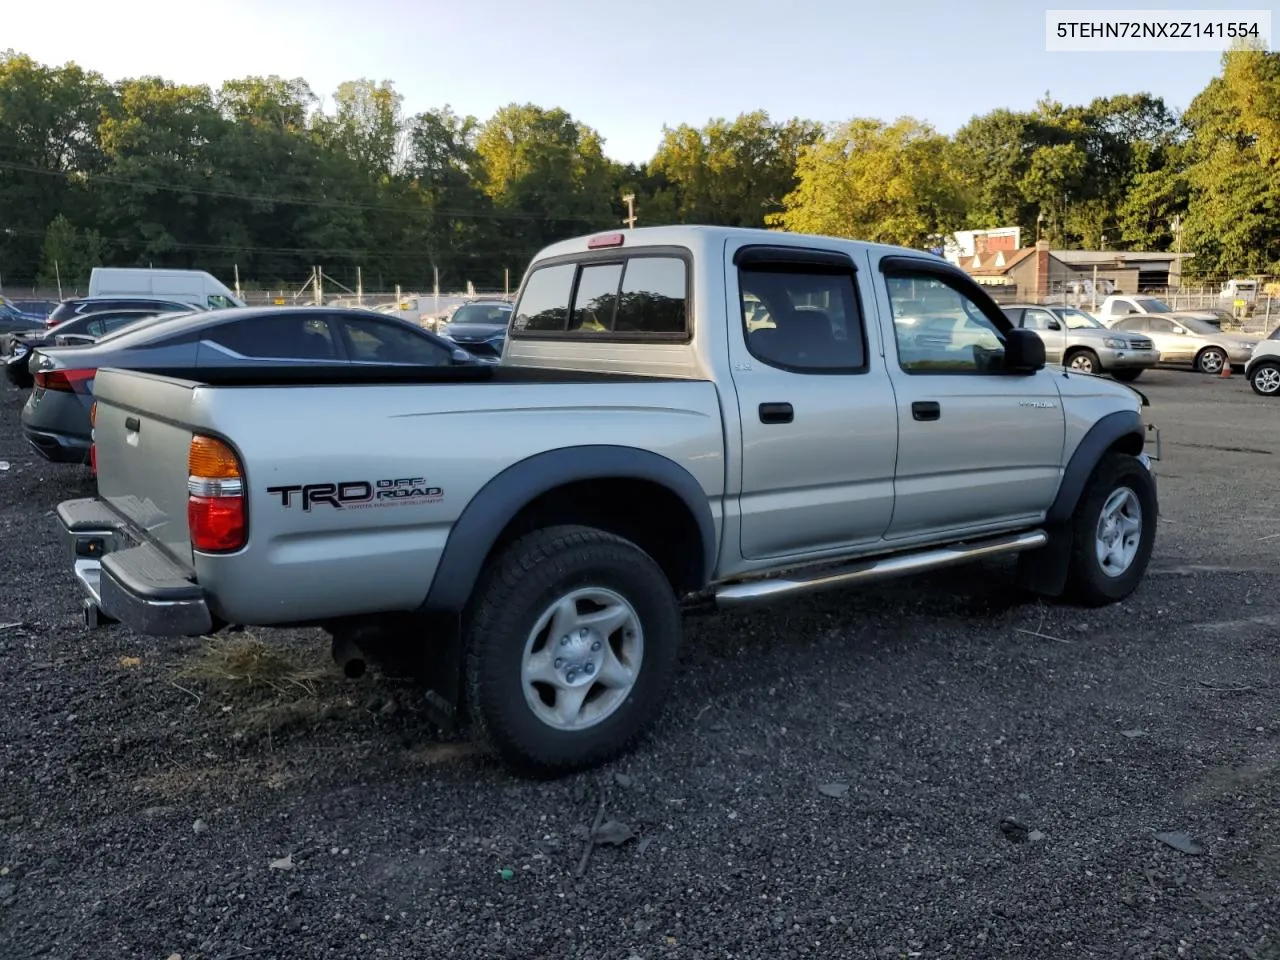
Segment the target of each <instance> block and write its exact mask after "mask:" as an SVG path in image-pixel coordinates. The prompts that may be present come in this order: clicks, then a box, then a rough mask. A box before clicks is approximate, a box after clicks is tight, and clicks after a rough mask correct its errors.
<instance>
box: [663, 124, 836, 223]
mask: <svg viewBox="0 0 1280 960" xmlns="http://www.w3.org/2000/svg"><path fill="white" fill-rule="evenodd" d="M821 135H822V127H821V125H820V124H816V123H812V122H810V121H805V120H799V119H792V120H789V121H787V122H785V123H774V122H772V121H771V120H770V119H769V115H768V114H767V113H766V112H765V111H763V110H757V111H755V112H753V113H744V114H741V115H739V116H738V117H737V119H735V120H734V121H733V122H732V123H730V122H728V121H726V120H723V119H715V120H712V121H711V122H710V123H708V124H707V125H706V126H705V127H703V128H701V129H697V128H694V127H691V126H688V125H687V124H684V125H681V126H679V127H676V128H674V129H672V128H670V127H667V128H664V129H663V134H662V143H661V144H660V145H659V147H658V151H657V153H656V154H655V155H654V158H653V160H651V161H650V163H649V169H650V170H651V171H652V173H654V174H657V175H659V176H662V177H664V178H665V180H666V181H667V182H668V183H670V184H671V185H672V186H674V188H675V195H676V198H677V214H678V216H679V218H680V221H681V222H684V223H712V224H721V225H725V226H734V227H760V226H764V223H765V217H766V216H767V215H768V214H770V213H777V212H779V211H780V210H781V209H782V206H783V204H782V200H783V197H785V196H786V195H787V194H789V193H791V192H792V191H793V190H794V189H795V188H796V185H797V180H796V164H797V162H798V161H799V158H800V152H801V151H802V150H803V149H804V148H805V147H807V146H810V145H811V144H813V143H814V142H816V141H817V140H818V138H819V137H820V136H821Z"/></svg>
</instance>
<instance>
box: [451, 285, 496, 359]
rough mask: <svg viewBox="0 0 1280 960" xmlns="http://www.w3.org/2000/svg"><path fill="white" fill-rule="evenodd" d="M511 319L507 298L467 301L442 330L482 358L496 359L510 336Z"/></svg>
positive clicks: (454, 340) (455, 341)
mask: <svg viewBox="0 0 1280 960" xmlns="http://www.w3.org/2000/svg"><path fill="white" fill-rule="evenodd" d="M510 322H511V304H509V303H507V302H506V301H504V300H493V301H476V302H474V303H464V304H463V305H462V306H460V307H459V308H458V309H457V310H455V311H454V314H453V316H452V317H451V318H450V319H449V322H448V323H446V324H445V325H444V327H443V328H442V329H441V330H440V335H441V336H442V337H447V338H448V339H450V340H452V341H453V342H454V343H456V344H458V345H459V346H462V347H464V348H466V349H467V350H469V351H470V352H471V353H473V354H475V355H476V356H477V357H478V358H480V359H481V360H487V361H489V362H491V363H497V362H498V360H499V359H500V358H501V357H502V346H503V344H504V343H505V342H506V339H507V325H508V324H509V323H510Z"/></svg>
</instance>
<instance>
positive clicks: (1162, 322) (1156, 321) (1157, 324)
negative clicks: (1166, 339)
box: [1147, 317, 1184, 333]
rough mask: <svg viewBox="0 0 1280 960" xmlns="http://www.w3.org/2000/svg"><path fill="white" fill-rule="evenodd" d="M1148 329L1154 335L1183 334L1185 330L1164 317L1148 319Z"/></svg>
mask: <svg viewBox="0 0 1280 960" xmlns="http://www.w3.org/2000/svg"><path fill="white" fill-rule="evenodd" d="M1147 329H1148V330H1150V331H1151V332H1152V333H1183V332H1184V331H1183V329H1182V328H1181V327H1180V326H1178V325H1177V324H1176V323H1174V322H1173V321H1172V320H1166V319H1165V318H1164V317H1147Z"/></svg>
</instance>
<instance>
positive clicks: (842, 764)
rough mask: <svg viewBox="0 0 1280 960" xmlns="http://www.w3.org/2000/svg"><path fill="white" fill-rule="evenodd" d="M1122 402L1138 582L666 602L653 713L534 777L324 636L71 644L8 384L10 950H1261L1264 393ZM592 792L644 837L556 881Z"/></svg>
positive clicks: (6, 946) (1272, 509)
mask: <svg viewBox="0 0 1280 960" xmlns="http://www.w3.org/2000/svg"><path fill="white" fill-rule="evenodd" d="M1137 386H1139V387H1141V388H1142V389H1144V390H1145V391H1146V392H1147V393H1148V395H1149V396H1150V397H1151V401H1152V404H1153V406H1152V407H1151V408H1150V410H1149V417H1150V419H1151V420H1152V421H1153V422H1155V423H1156V424H1158V425H1159V426H1160V427H1161V429H1162V436H1163V447H1164V450H1163V454H1164V459H1163V461H1162V462H1161V463H1160V464H1159V465H1158V468H1157V472H1158V475H1159V478H1160V494H1161V506H1162V513H1163V516H1162V521H1161V527H1160V533H1159V536H1158V540H1157V544H1156V556H1155V559H1154V561H1153V565H1152V569H1151V571H1150V573H1149V576H1148V578H1147V580H1146V582H1145V583H1144V585H1143V586H1142V588H1141V589H1140V590H1139V592H1138V593H1137V594H1136V595H1135V596H1134V597H1133V598H1131V599H1130V600H1129V601H1128V602H1126V603H1123V604H1120V605H1118V606H1114V607H1111V608H1107V609H1104V610H1099V611H1082V610H1079V609H1074V608H1071V607H1066V606H1059V605H1054V604H1025V603H1017V602H1014V601H1012V600H1011V594H1010V592H1009V587H1008V583H1007V580H1006V579H1005V578H1004V575H1005V573H1006V569H1005V567H1004V566H1003V565H1001V564H993V565H987V566H984V567H981V568H972V569H966V570H959V571H953V572H949V573H947V574H945V575H938V576H932V577H927V578H917V579H913V580H909V581H902V582H898V583H895V584H893V585H892V586H889V587H876V588H868V589H864V590H860V591H846V592H841V593H834V594H828V595H824V596H822V597H819V598H815V599H810V600H805V601H800V602H794V603H791V604H788V605H785V606H780V607H777V608H775V609H771V610H769V611H766V612H759V613H752V614H750V615H742V614H739V615H732V616H719V617H713V618H697V619H691V620H690V621H689V622H688V627H687V634H686V643H685V647H684V654H683V658H682V668H681V670H680V673H679V677H678V680H677V684H676V689H675V692H674V696H673V698H672V700H671V702H670V704H669V707H668V709H667V711H666V713H665V715H664V718H663V720H662V722H661V723H660V725H659V727H658V729H657V730H656V732H655V733H654V735H653V736H651V737H650V738H648V739H647V740H646V741H645V742H643V743H642V744H641V746H640V747H639V749H638V750H637V751H636V752H635V753H633V754H632V755H630V756H628V757H627V758H625V759H623V760H621V761H619V762H617V763H615V764H614V765H612V766H610V767H608V768H606V769H603V770H599V771H595V772H592V773H589V774H583V775H580V776H575V777H570V778H567V779H564V780H559V781H555V782H550V783H537V782H530V781H524V780H519V779H515V778H513V777H512V776H511V775H509V774H508V773H507V772H506V771H505V770H504V769H503V768H501V767H499V766H498V765H497V764H496V763H494V762H493V761H492V760H490V759H489V758H488V757H486V756H484V755H482V754H480V753H478V752H477V751H476V750H475V749H473V748H472V747H471V746H470V745H469V744H468V743H467V742H466V741H464V740H448V739H441V738H440V737H439V735H438V734H436V733H435V732H434V731H433V729H432V728H431V726H430V724H429V723H428V722H427V720H426V718H425V716H424V714H423V711H422V709H421V705H420V697H418V696H417V695H416V693H415V688H414V687H413V686H412V685H411V684H409V683H408V682H406V681H401V680H396V679H390V678H386V677H383V676H380V675H377V674H374V675H370V676H368V677H366V678H363V679H361V680H359V681H346V680H343V679H341V678H340V677H339V676H338V675H337V673H336V671H335V670H334V669H333V667H332V665H331V662H330V660H329V656H328V649H327V646H326V644H325V643H324V641H323V639H322V637H321V635H320V634H319V633H318V632H315V633H313V632H308V631H293V632H286V631H268V630H264V631H250V632H248V633H246V634H240V635H232V636H230V637H223V638H221V639H220V640H219V641H218V642H217V643H216V644H213V645H211V644H210V643H209V641H199V640H182V641H158V640H155V639H148V638H142V637H137V636H134V635H131V634H129V633H128V632H126V631H124V630H122V629H120V628H112V629H106V630H101V631H96V632H92V633H91V632H88V631H86V630H85V629H84V627H83V626H82V625H81V622H80V619H79V614H78V600H79V598H78V596H77V594H76V592H75V590H74V587H73V582H72V577H71V570H70V564H69V561H68V558H67V556H66V554H65V552H64V546H63V543H62V542H61V540H60V539H59V538H58V537H57V536H56V520H55V518H54V516H53V512H52V511H53V508H54V507H55V505H56V504H57V503H58V502H59V501H60V500H63V499H66V498H69V497H73V496H82V495H87V494H88V493H89V492H90V491H91V489H92V487H91V484H90V482H89V481H88V478H87V476H86V474H85V471H84V469H83V468H73V467H61V466H55V465H52V464H48V463H45V462H44V461H42V460H40V459H39V458H38V457H36V456H35V455H34V454H33V453H31V452H30V451H29V450H28V449H27V448H26V446H25V444H24V443H23V441H22V440H21V437H20V433H19V430H18V414H19V410H20V409H21V404H22V402H23V399H24V396H25V395H24V394H20V393H19V392H18V391H16V390H12V389H10V388H9V387H8V385H7V384H5V385H3V388H2V389H0V461H3V462H5V463H7V464H8V469H0V729H3V731H4V735H3V741H2V743H0V957H3V958H4V960H21V958H27V957H57V958H63V957H65V958H77V960H86V958H99V957H101V958H111V960H125V958H135V957H136V958H147V960H151V958H159V960H164V958H167V957H170V956H171V955H173V954H179V955H181V957H183V958H185V960H235V958H240V957H269V958H277V957H278V958H312V957H317V958H318V957H324V958H347V957H351V958H356V957H360V958H367V957H388V958H399V957H405V958H410V957H412V958H434V957H449V958H466V957H502V958H526V957H528V958H536V957H557V958H559V957H582V958H593V960H605V958H617V960H630V958H633V957H639V958H657V957H664V958H665V957H671V958H690V960H692V958H713V957H714V958H728V957H769V958H776V957H784V956H785V957H805V956H812V957H819V956H822V957H832V956H835V957H877V958H889V957H893V958H908V957H910V958H917V957H919V958H933V957H947V956H954V957H966V958H973V957H983V958H986V957H1036V958H1047V957H1071V958H1080V957H1143V958H1147V957H1259V958H1261V957H1269V958H1280V931H1278V929H1277V925H1280V823H1278V821H1277V817H1276V810H1277V801H1278V800H1280V710H1278V709H1277V700H1276V689H1277V679H1278V678H1280V670H1278V667H1280V651H1278V649H1277V640H1276V638H1277V634H1278V632H1280V631H1278V629H1277V628H1278V627H1280V595H1278V594H1277V589H1276V586H1277V579H1276V569H1277V551H1278V549H1280V492H1278V491H1280V474H1278V473H1277V471H1276V451H1277V450H1280V401H1274V400H1272V401H1266V400H1263V399H1261V398H1258V397H1255V396H1254V395H1253V394H1252V393H1251V392H1250V390H1249V388H1248V385H1247V384H1246V383H1245V382H1244V380H1243V378H1241V377H1238V376H1237V377H1235V378H1234V379H1231V380H1226V381H1224V380H1218V379H1213V378H1208V377H1201V376H1197V375H1194V374H1189V373H1178V372H1159V373H1155V374H1149V375H1144V377H1143V379H1142V380H1141V381H1140V382H1139V383H1138V384H1137ZM250 678H251V679H250ZM602 803H603V805H604V810H605V816H606V818H607V819H612V820H617V821H619V822H620V823H622V824H625V825H626V827H627V828H629V831H630V832H631V834H632V835H633V836H632V838H631V839H630V840H627V841H626V842H623V843H621V844H620V845H618V846H605V847H598V848H596V849H595V850H594V852H593V853H592V854H591V856H590V858H589V860H588V861H587V863H586V865H585V869H582V870H581V875H579V868H580V865H581V861H582V855H583V849H584V837H585V835H586V833H587V831H588V829H589V827H590V825H591V823H592V822H593V820H594V819H595V817H596V815H597V812H598V811H599V809H600V806H601V804H602ZM1006 818H1012V820H1011V821H1010V820H1006ZM1002 821H1004V822H1003V826H1002ZM1163 833H1171V834H1185V835H1186V838H1180V837H1178V836H1173V837H1166V839H1167V840H1169V841H1171V842H1172V843H1173V844H1175V846H1170V845H1169V843H1166V842H1163V841H1162V840H1160V839H1158V838H1157V834H1163ZM1188 842H1189V843H1193V844H1194V846H1190V847H1189V846H1188V845H1187V844H1188ZM1176 846H1182V847H1183V848H1184V849H1189V850H1191V851H1193V852H1184V851H1183V850H1179V849H1176Z"/></svg>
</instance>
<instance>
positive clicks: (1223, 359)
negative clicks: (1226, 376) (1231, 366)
mask: <svg viewBox="0 0 1280 960" xmlns="http://www.w3.org/2000/svg"><path fill="white" fill-rule="evenodd" d="M1226 363H1227V354H1226V352H1225V351H1223V350H1220V349H1218V348H1217V347H1205V349H1203V350H1201V351H1200V352H1199V353H1198V354H1197V355H1196V369H1197V370H1199V371H1200V372H1201V373H1208V374H1219V373H1222V368H1223V367H1224V366H1226Z"/></svg>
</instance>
